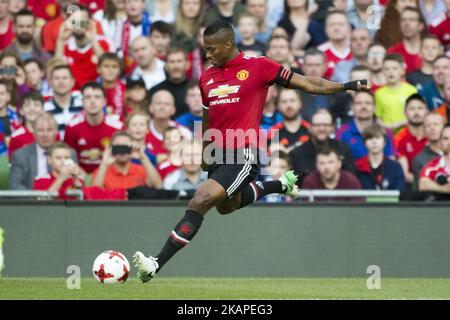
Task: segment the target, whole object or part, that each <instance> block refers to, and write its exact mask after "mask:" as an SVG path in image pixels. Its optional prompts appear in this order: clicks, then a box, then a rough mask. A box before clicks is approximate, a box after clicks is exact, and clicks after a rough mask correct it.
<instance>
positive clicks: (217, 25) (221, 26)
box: [203, 19, 234, 36]
mask: <svg viewBox="0 0 450 320" xmlns="http://www.w3.org/2000/svg"><path fill="white" fill-rule="evenodd" d="M222 30H226V31H230V32H231V33H232V34H233V35H234V31H233V27H232V26H231V24H229V23H228V22H225V21H223V20H220V19H219V20H216V21H214V22H212V23H210V24H209V25H208V26H207V27H206V29H205V31H203V35H204V36H212V35H214V34H216V33H217V32H219V31H222Z"/></svg>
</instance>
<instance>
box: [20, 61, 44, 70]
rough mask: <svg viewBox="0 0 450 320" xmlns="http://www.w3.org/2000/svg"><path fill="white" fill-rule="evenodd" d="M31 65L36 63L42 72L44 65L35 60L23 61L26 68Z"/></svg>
mask: <svg viewBox="0 0 450 320" xmlns="http://www.w3.org/2000/svg"><path fill="white" fill-rule="evenodd" d="M31 63H36V64H37V65H38V67H39V69H40V70H41V71H43V70H44V65H43V64H42V63H41V62H40V61H39V60H38V59H36V58H30V59H27V60H25V62H24V63H23V66H24V67H26V66H27V65H29V64H31Z"/></svg>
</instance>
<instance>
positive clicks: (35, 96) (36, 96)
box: [23, 91, 44, 105]
mask: <svg viewBox="0 0 450 320" xmlns="http://www.w3.org/2000/svg"><path fill="white" fill-rule="evenodd" d="M27 100H31V101H39V102H40V103H41V104H42V105H44V98H43V97H42V95H41V94H40V93H39V92H37V91H29V92H27V93H25V94H24V96H23V102H24V103H25V101H27Z"/></svg>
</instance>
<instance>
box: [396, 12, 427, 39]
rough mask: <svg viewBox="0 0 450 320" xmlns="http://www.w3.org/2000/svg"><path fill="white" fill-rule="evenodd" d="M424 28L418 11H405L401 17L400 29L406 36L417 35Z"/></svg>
mask: <svg viewBox="0 0 450 320" xmlns="http://www.w3.org/2000/svg"><path fill="white" fill-rule="evenodd" d="M422 29H423V24H421V23H420V21H419V14H418V13H417V12H412V11H405V12H403V13H402V15H401V17H400V30H401V32H402V34H403V37H405V38H411V37H415V36H417V35H418V34H419V33H420V31H421V30H422Z"/></svg>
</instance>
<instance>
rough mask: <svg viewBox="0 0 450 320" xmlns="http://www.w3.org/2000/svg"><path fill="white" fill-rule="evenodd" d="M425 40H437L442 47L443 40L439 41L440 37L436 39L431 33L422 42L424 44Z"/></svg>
mask: <svg viewBox="0 0 450 320" xmlns="http://www.w3.org/2000/svg"><path fill="white" fill-rule="evenodd" d="M425 40H436V41H437V42H439V44H440V45H442V44H441V40H439V38H438V37H436V36H435V35H434V34H431V33H427V34H425V35H424V36H423V37H422V42H424V41H425Z"/></svg>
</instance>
